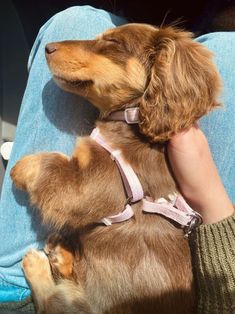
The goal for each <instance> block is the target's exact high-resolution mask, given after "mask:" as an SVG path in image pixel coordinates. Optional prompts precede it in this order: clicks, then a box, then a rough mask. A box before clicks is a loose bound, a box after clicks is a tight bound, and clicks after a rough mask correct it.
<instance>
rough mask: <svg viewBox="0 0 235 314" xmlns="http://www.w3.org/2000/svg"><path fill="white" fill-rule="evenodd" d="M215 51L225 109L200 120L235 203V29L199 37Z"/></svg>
mask: <svg viewBox="0 0 235 314" xmlns="http://www.w3.org/2000/svg"><path fill="white" fill-rule="evenodd" d="M197 41H199V42H201V43H202V44H203V45H205V46H207V47H208V48H209V49H210V50H211V51H212V52H213V53H214V58H215V62H216V65H217V67H218V69H219V72H220V74H221V77H222V81H223V87H222V96H221V103H222V104H223V107H222V108H218V109H215V110H214V111H213V112H211V113H209V114H208V115H207V116H206V117H204V118H202V119H201V120H200V126H201V128H202V130H203V131H204V132H205V134H206V136H207V138H208V141H209V144H210V147H211V150H212V154H213V158H214V160H215V163H216V165H217V168H218V171H219V174H220V176H221V178H222V181H223V183H224V186H225V188H226V191H227V193H228V194H229V197H230V199H231V200H232V202H233V203H234V204H235V158H234V156H235V61H234V60H235V45H234V43H235V32H219V33H210V34H207V35H203V36H201V37H199V38H197Z"/></svg>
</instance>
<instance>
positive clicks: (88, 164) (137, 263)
mask: <svg viewBox="0 0 235 314" xmlns="http://www.w3.org/2000/svg"><path fill="white" fill-rule="evenodd" d="M46 50H47V53H46V56H47V62H48V65H49V68H50V70H51V72H52V74H53V76H54V79H55V80H56V82H57V83H58V84H59V85H60V86H61V87H62V88H63V89H65V90H67V91H69V92H72V93H75V94H78V95H81V96H83V97H85V98H87V99H88V100H89V101H90V102H91V103H93V104H94V105H95V106H96V107H98V108H99V110H100V113H101V118H102V119H101V120H100V121H98V122H97V125H98V126H99V128H100V130H101V133H102V134H103V136H104V137H105V138H106V139H107V140H108V141H109V142H110V144H111V145H112V146H113V147H114V148H117V149H120V150H121V151H122V153H123V156H124V158H125V159H126V161H128V162H129V163H130V165H131V166H132V167H133V169H134V170H135V172H136V173H137V175H138V177H139V179H140V181H141V183H142V185H143V189H144V192H145V195H150V196H151V197H153V198H155V199H157V198H159V197H167V195H168V194H169V193H173V192H176V191H177V186H176V183H175V180H174V179H173V177H172V175H171V171H170V169H169V165H168V163H167V158H166V155H165V144H164V143H165V142H166V141H167V140H169V139H170V138H171V136H172V135H173V134H174V133H176V132H179V131H181V130H183V129H185V128H188V127H190V126H192V125H193V123H194V122H195V121H196V120H197V119H199V118H200V117H201V116H202V115H204V114H205V113H207V112H208V111H209V110H211V109H212V108H214V107H216V106H217V105H218V103H217V100H216V98H217V95H218V91H219V87H220V78H219V75H218V73H217V70H216V68H215V66H214V65H213V63H212V61H211V53H210V52H209V51H208V50H207V49H206V48H205V47H203V46H202V45H200V44H199V43H197V42H195V41H193V40H192V39H191V34H190V33H187V32H185V31H182V30H178V29H176V28H172V27H166V28H160V29H159V28H155V27H153V26H150V25H145V24H128V25H125V26H121V27H118V28H116V29H111V30H108V31H106V32H105V33H104V34H102V35H100V36H99V37H97V38H96V39H95V40H90V41H64V42H57V43H51V44H49V45H48V46H47V48H46ZM136 105H138V106H139V108H140V123H139V125H138V126H135V125H134V126H133V125H127V124H126V123H124V122H114V121H107V120H106V119H105V117H107V115H108V114H109V113H110V112H112V111H115V110H118V109H120V108H125V107H132V106H136ZM11 176H12V179H13V181H14V183H15V185H16V186H17V187H18V188H20V189H23V190H25V191H27V192H28V193H29V196H30V201H31V204H33V205H34V206H37V207H38V209H39V211H40V214H41V217H42V221H43V223H44V224H47V225H50V226H51V227H52V228H53V229H54V230H55V231H56V234H55V235H53V236H51V237H50V239H49V241H48V244H47V246H46V248H45V251H46V252H47V253H48V258H47V257H46V255H45V254H43V253H42V252H38V251H36V250H31V251H30V252H29V253H28V254H27V255H26V256H25V257H24V259H23V268H24V272H25V275H26V277H27V279H28V281H29V283H30V285H31V287H32V291H33V294H34V298H35V303H36V306H37V309H38V312H39V313H53V314H54V313H95V314H101V313H112V314H114V313H122V314H123V313H161V314H164V313H180V314H183V313H194V311H195V297H194V288H193V280H192V270H191V259H190V251H189V246H188V242H187V240H186V239H185V238H184V237H183V231H182V230H181V229H180V228H179V226H177V225H175V224H173V223H172V222H170V221H168V220H167V219H165V218H163V217H160V216H159V215H151V214H143V212H142V210H141V202H138V203H136V204H134V205H133V209H134V212H135V216H134V218H132V219H130V220H129V221H126V222H123V223H119V224H114V225H112V226H109V227H106V226H104V225H102V224H100V223H99V221H100V220H101V219H102V218H104V217H107V216H110V215H113V214H116V213H118V212H120V211H121V210H122V209H123V208H124V205H125V201H126V195H125V191H124V188H123V184H122V180H121V177H120V174H119V171H118V169H117V166H116V165H115V163H114V162H113V161H112V160H111V158H110V156H109V154H108V153H107V152H106V151H105V150H104V149H103V148H102V147H100V146H99V145H98V144H97V143H96V142H94V141H93V140H92V139H91V138H89V137H84V138H82V139H81V140H80V142H79V145H78V146H77V147H76V148H75V150H74V153H73V156H72V157H71V158H69V157H67V156H65V155H62V154H59V153H39V154H36V155H30V156H26V157H24V158H23V159H22V160H20V161H19V162H18V163H17V164H16V166H15V167H14V168H13V169H12V171H11ZM48 260H49V261H50V264H49V262H48ZM50 266H51V268H50ZM51 270H52V271H51Z"/></svg>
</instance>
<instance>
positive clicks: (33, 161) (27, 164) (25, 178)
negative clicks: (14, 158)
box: [10, 154, 42, 191]
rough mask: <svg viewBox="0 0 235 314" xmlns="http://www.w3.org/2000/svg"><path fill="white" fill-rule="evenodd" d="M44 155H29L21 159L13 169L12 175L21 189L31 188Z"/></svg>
mask: <svg viewBox="0 0 235 314" xmlns="http://www.w3.org/2000/svg"><path fill="white" fill-rule="evenodd" d="M41 159H42V155H41V154H37V155H28V156H25V157H24V158H22V159H20V160H19V161H18V162H17V163H16V164H15V166H14V167H13V168H12V169H11V172H10V176H11V178H12V181H13V182H14V184H15V186H16V187H17V188H18V189H20V190H25V191H27V190H30V189H31V188H32V187H33V186H34V184H35V182H36V179H37V177H38V175H39V171H40V163H41Z"/></svg>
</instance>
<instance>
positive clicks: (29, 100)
mask: <svg viewBox="0 0 235 314" xmlns="http://www.w3.org/2000/svg"><path fill="white" fill-rule="evenodd" d="M123 23H125V21H124V19H122V18H119V17H116V16H114V15H111V14H109V13H107V12H105V11H102V10H97V9H94V8H92V7H89V6H83V7H72V8H70V9H67V10H65V11H63V12H60V13H58V14H57V15H55V16H54V17H52V18H51V19H50V20H49V21H48V22H47V23H46V24H45V25H44V26H43V27H42V28H41V30H40V32H39V34H38V37H37V39H36V41H35V44H34V46H33V48H32V51H31V54H30V57H29V69H30V73H29V79H28V84H27V87H26V91H25V94H24V98H23V101H22V106H21V112H20V117H19V121H18V126H17V133H16V138H15V143H14V147H13V151H12V154H11V159H10V161H9V164H8V167H7V171H6V175H5V180H4V184H3V189H2V198H1V203H0V239H1V246H0V302H4V301H10V300H12V301H18V300H22V299H23V298H25V297H26V296H27V295H29V294H30V290H29V288H28V285H27V283H26V281H25V279H24V275H23V273H22V270H21V265H20V264H21V259H22V256H23V255H24V254H25V253H26V252H27V251H28V250H29V248H31V247H35V248H41V247H42V246H43V243H44V240H45V238H46V234H47V230H46V229H45V228H43V227H42V226H41V225H40V220H39V217H38V216H37V212H36V211H33V210H32V208H30V207H29V204H28V199H27V195H26V194H25V193H23V192H20V191H18V190H16V189H15V188H14V187H13V186H12V182H11V179H10V177H9V171H10V169H11V168H12V166H13V165H14V164H15V162H16V161H17V160H18V159H20V158H21V157H22V156H24V155H26V154H31V153H36V152H38V151H52V150H53V151H55V150H57V151H61V152H64V153H66V154H70V153H71V151H72V149H73V146H74V142H75V137H76V136H77V135H84V134H87V133H88V132H90V130H91V129H92V125H93V121H94V119H95V117H96V114H97V112H96V111H95V110H94V108H93V107H92V106H91V105H90V104H89V103H88V102H86V101H85V100H83V99H81V98H80V97H78V96H74V95H71V94H68V93H65V92H63V91H62V90H60V89H59V88H58V87H57V86H56V85H55V84H54V82H53V81H52V80H51V75H50V73H49V70H48V67H47V65H46V61H45V57H44V47H45V44H46V43H48V42H51V41H60V40H64V39H90V38H94V36H96V35H97V34H98V33H100V32H102V31H104V30H105V29H107V28H110V27H114V26H115V25H121V24H123ZM232 39H233V40H232ZM234 39H235V34H233V33H217V34H209V35H206V36H203V37H200V38H199V39H198V40H199V41H200V42H202V43H203V44H205V45H208V47H209V48H210V49H212V50H213V51H214V52H215V54H216V60H217V62H218V66H219V69H220V71H221V74H222V76H223V79H224V85H225V92H224V96H223V99H224V103H225V105H226V110H225V109H224V110H220V111H218V112H214V113H212V114H210V115H208V117H206V118H204V119H202V122H201V126H202V128H203V130H204V131H205V132H206V134H207V136H208V139H209V142H210V145H211V148H212V151H213V155H214V158H215V161H216V164H217V167H218V168H219V172H220V175H221V176H222V179H223V181H224V184H225V186H226V189H227V191H228V193H229V195H230V197H231V199H232V200H233V201H234V202H235V194H234V190H235V189H234V177H235V176H234V169H235V167H234V166H235V165H234V158H233V154H234V153H235V128H234V127H233V125H232V123H233V121H234V118H235V112H234V110H235V106H234V104H233V97H234V98H235V92H234V89H233V86H232V82H233V81H234V77H235V64H231V63H232V61H233V60H234V57H235V46H234V47H232V42H233V41H234ZM229 60H230V62H229Z"/></svg>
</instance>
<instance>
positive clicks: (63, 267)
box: [44, 233, 74, 279]
mask: <svg viewBox="0 0 235 314" xmlns="http://www.w3.org/2000/svg"><path fill="white" fill-rule="evenodd" d="M44 251H45V252H46V254H47V256H48V259H49V262H50V265H51V268H52V272H53V277H54V278H64V279H70V278H71V276H72V273H73V263H74V252H73V251H74V250H73V249H72V247H71V245H69V244H68V245H66V244H65V240H63V238H62V237H61V236H60V235H59V234H58V233H56V234H52V235H51V236H50V237H49V238H48V240H47V244H46V245H45V247H44Z"/></svg>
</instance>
